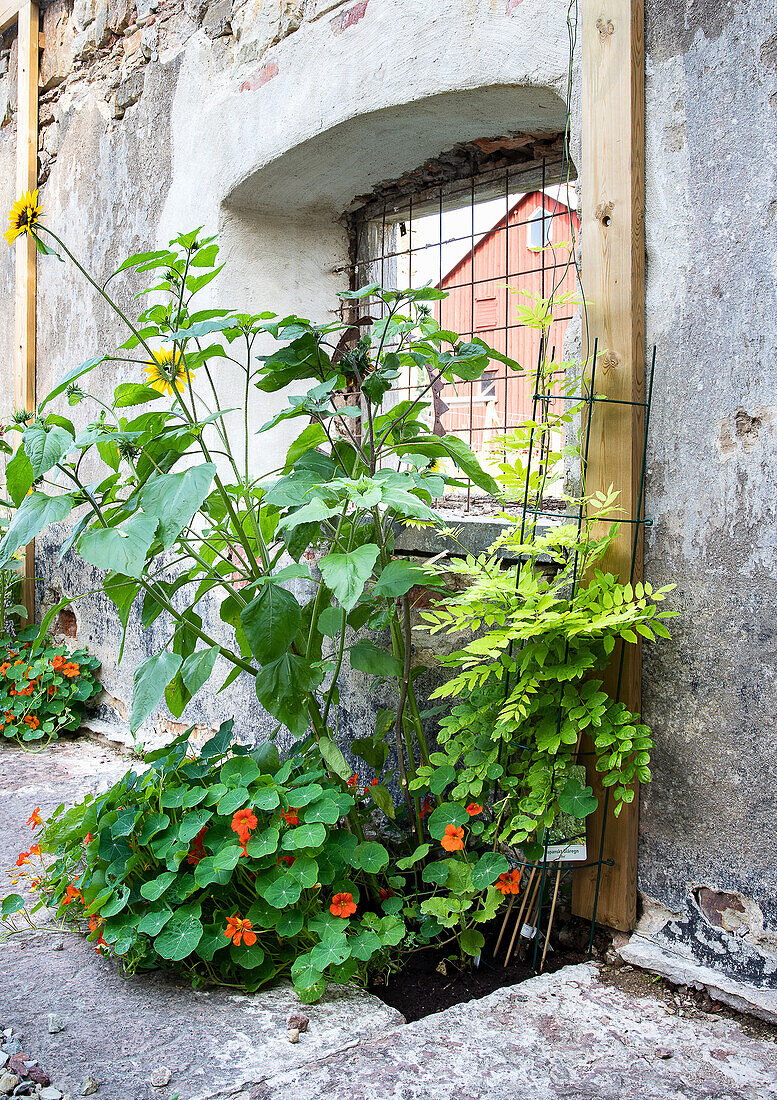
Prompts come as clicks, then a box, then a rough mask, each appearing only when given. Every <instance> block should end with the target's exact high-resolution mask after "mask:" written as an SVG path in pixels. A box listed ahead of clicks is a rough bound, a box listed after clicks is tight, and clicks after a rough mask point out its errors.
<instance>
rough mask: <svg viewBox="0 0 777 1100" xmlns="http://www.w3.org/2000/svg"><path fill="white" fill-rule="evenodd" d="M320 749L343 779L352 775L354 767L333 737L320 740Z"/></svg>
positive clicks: (327, 761)
mask: <svg viewBox="0 0 777 1100" xmlns="http://www.w3.org/2000/svg"><path fill="white" fill-rule="evenodd" d="M318 751H319V752H320V753H321V756H322V757H323V759H324V763H325V764H326V766H327V767H328V768H329V770H330V771H331V772H334V773H335V775H339V776H340V778H341V779H348V778H349V777H350V775H351V772H352V770H353V769H352V768H351V765H350V764H349V763H348V761H347V760H346V759H345V757H344V756H343V754H342V752H341V751H340V749H339V748H338V747H337V745H336V744H335V743H334V741H333V740H332V739H331V737H322V738H321V739H320V740H319V742H318ZM335 820H336V819H335Z"/></svg>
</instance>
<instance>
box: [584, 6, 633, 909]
mask: <svg viewBox="0 0 777 1100" xmlns="http://www.w3.org/2000/svg"><path fill="white" fill-rule="evenodd" d="M643 2H644V0H583V3H582V11H581V17H582V27H581V33H582V49H583V64H582V152H583V156H582V170H581V177H582V196H583V220H582V255H583V260H582V262H583V273H582V282H583V290H584V292H585V297H586V303H587V312H588V341H589V347H588V348H587V354H588V355H590V354H591V353H592V350H593V341H594V339H597V338H598V341H599V355H598V359H597V368H596V390H597V393H598V394H601V395H603V396H607V397H610V398H615V399H618V400H622V401H635V402H639V401H644V394H645V316H644V313H645V236H644V175H645V168H644V164H645V80H644V74H645V54H644V26H643V14H644V13H643ZM643 442H644V409H643V408H639V407H637V406H629V405H615V404H607V403H605V402H599V403H598V404H596V405H595V406H594V412H593V415H592V420H591V437H590V449H589V465H588V476H587V480H586V491H587V492H588V493H591V492H593V491H595V490H597V489H601V490H602V491H606V490H607V488H608V486H609V485H610V484H612V485H613V487H614V488H615V489H619V490H620V494H621V495H620V501H619V503H620V507H621V508H622V509H623V512H622V515H623V518H624V519H626V520H632V519H638V518H639V517H638V516H637V499H638V492H639V478H640V472H641V468H642V450H643ZM633 537H634V526H633V524H630V523H624V524H622V526H621V529H620V534H619V537H618V539H617V540H616V542H615V544H614V545H613V547H612V549H611V551H610V552H609V553H608V555H607V557H606V559H605V560H604V561H603V563H602V566H601V567H602V568H603V569H606V570H609V571H611V572H613V573H616V574H618V575H619V576H620V578H621V580H624V581H627V580H628V578H629V572H630V569H631V557H632V546H633ZM641 575H642V538H641V531H640V538H639V542H638V552H637V561H636V565H635V574H634V579H635V581H636V580H639V579H640V578H641ZM615 658H616V659H615V660H614V662H613V666H612V667H611V668H610V670H609V672H608V674H607V676H606V679H605V688H606V689H607V690H608V692H610V694H612V695H614V694H615V691H616V689H617V683H618V663H619V661H618V658H619V647H616V649H615ZM620 698H621V700H622V701H623V702H624V703H625V704H626V706H628V707H629V708H630V709H631V710H635V711H639V710H640V708H641V653H640V649H639V646H628V647H627V650H626V654H625V661H624V667H623V675H622V680H621V690H620ZM590 749H591V745H590V742H589V743H588V744H586V743H585V742H584V743H583V751H590ZM585 760H586V769H587V773H588V782H589V784H590V785H591V786H592V787H593V789H594V793H595V794H596V795H597V796H598V798H599V809H598V810H597V812H596V813H595V814H593V815H592V816H591V817H589V818H588V822H587V824H588V829H587V842H588V859H589V860H592V859H597V858H598V856H599V852H600V846H601V837H602V820H603V805H604V791H603V789H602V786H601V783H600V782H599V775H598V773H597V772H596V770H595V768H594V766H593V763H591V758H590V757H585ZM637 827H638V799H635V800H634V802H633V803H631V805H629V806H624V807H623V809H622V811H621V814H620V816H619V817H618V818H615V817H614V816H613V814H612V804H610V808H609V812H608V815H607V827H606V830H605V833H604V846H603V849H602V856H603V858H604V859H612V860H613V861H614V865H613V866H612V867H607V866H605V867H602V871H601V879H600V882H599V901H598V909H597V920H598V921H599V922H600V923H602V924H608V925H611V926H612V927H615V928H619V929H623V930H627V929H630V928H633V926H634V923H635V919H636V894H637ZM596 885H597V868H596V867H589V868H585V869H582V870H580V871H578V872H577V873H576V874H575V876H574V886H573V911H574V912H575V913H577V914H578V915H580V916H584V917H590V916H591V914H592V912H593V906H594V896H595V893H596Z"/></svg>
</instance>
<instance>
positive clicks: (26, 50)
mask: <svg viewBox="0 0 777 1100" xmlns="http://www.w3.org/2000/svg"><path fill="white" fill-rule="evenodd" d="M38 42H39V18H38V5H37V4H35V3H26V4H23V5H22V7H21V9H20V10H19V15H18V39H17V46H18V50H19V60H18V109H17V115H16V125H17V131H16V196H17V198H18V197H19V196H20V195H21V193H22V192H23V191H34V190H35V188H36V187H37V183H38V48H39V47H38ZM15 248H16V289H15V294H16V302H15V318H14V332H15V352H14V407H15V408H17V409H27V410H28V411H30V412H31V411H33V410H34V408H35V293H36V266H35V259H36V251H35V245H34V243H33V240H32V237H31V236H30V235H29V234H25V235H24V236H23V237H20V238H19V239H18V240H17V242H16V245H15ZM24 554H25V557H24V565H23V572H24V580H23V582H22V603H23V604H24V606H25V607H26V608H27V618H28V619H29V620H33V619H34V617H35V547H34V545H33V543H30V544H29V546H27V547H26V549H25V551H24Z"/></svg>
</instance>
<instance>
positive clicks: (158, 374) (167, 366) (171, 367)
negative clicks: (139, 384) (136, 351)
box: [144, 348, 194, 397]
mask: <svg viewBox="0 0 777 1100" xmlns="http://www.w3.org/2000/svg"><path fill="white" fill-rule="evenodd" d="M151 354H152V355H153V357H154V361H153V362H152V363H149V364H148V366H147V367H145V368H144V373H145V374H147V375H148V384H149V386H151V388H152V390H156V391H157V392H158V393H169V394H170V396H171V397H172V396H173V392H174V389H175V390H178V392H179V393H181V392H182V391H183V388H184V386H188V385H189V383H190V382H191V380H192V375H193V373H194V372H193V371H191V370H190V369H189V368H188V367H187V366H186V363H185V361H184V357H183V352H182V351H176V350H175V349H174V348H161V349H160V350H159V351H153V352H152V353H151ZM173 360H175V363H173Z"/></svg>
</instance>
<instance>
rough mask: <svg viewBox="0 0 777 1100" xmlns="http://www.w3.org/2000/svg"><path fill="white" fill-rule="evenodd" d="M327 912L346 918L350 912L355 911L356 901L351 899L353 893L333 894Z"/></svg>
mask: <svg viewBox="0 0 777 1100" xmlns="http://www.w3.org/2000/svg"><path fill="white" fill-rule="evenodd" d="M329 912H330V913H331V914H332V916H333V917H342V918H343V919H344V920H347V919H348V917H350V916H351V914H352V913H355V912H356V902H355V901H354V900H353V894H335V896H334V897H333V898H332V903H331V905H330V906H329Z"/></svg>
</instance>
